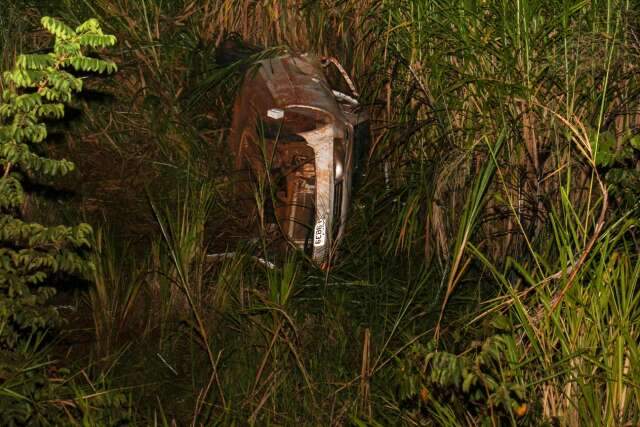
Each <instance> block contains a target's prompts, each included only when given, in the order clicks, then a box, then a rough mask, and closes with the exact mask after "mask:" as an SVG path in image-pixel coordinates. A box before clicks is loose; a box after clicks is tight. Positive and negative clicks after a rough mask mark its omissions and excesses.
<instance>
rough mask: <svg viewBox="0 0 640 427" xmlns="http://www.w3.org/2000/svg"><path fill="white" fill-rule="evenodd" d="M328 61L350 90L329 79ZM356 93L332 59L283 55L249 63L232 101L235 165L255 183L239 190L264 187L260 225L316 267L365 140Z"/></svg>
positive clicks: (340, 228) (325, 253)
mask: <svg viewBox="0 0 640 427" xmlns="http://www.w3.org/2000/svg"><path fill="white" fill-rule="evenodd" d="M331 64H334V65H335V66H336V67H337V70H338V71H339V74H338V75H341V76H342V77H343V78H344V81H345V82H346V83H347V85H348V87H349V88H350V89H351V92H352V93H351V95H347V94H345V93H343V92H340V91H338V90H335V89H334V88H333V87H332V85H331V84H330V78H329V73H328V68H329V67H330V66H331ZM357 97H358V93H357V92H356V90H355V87H354V85H353V83H352V82H351V80H350V79H349V77H348V75H347V74H346V72H345V71H344V69H343V68H342V67H341V66H340V64H339V63H337V61H335V60H334V59H332V58H328V59H327V58H319V57H316V56H313V55H309V54H303V55H298V56H294V55H285V56H280V57H277V58H270V59H264V60H262V61H259V62H258V63H257V64H256V65H255V67H254V68H253V69H252V70H249V71H248V72H247V74H246V76H245V79H244V82H243V84H242V87H241V89H240V93H239V94H238V96H237V98H236V102H235V105H234V115H233V122H232V128H231V135H230V146H231V150H232V151H233V154H234V157H235V168H236V170H238V171H249V172H250V175H251V176H252V178H253V183H252V188H253V190H251V189H249V188H244V189H243V190H241V191H249V192H250V191H258V193H260V194H263V195H264V194H266V196H265V197H264V200H265V201H264V204H263V205H262V206H258V207H257V208H258V212H255V214H256V215H258V216H260V215H261V216H262V219H263V221H262V222H263V224H264V225H265V228H266V229H267V230H269V232H270V233H272V234H277V235H279V236H280V237H281V240H282V241H283V242H285V243H286V245H288V246H294V247H296V248H298V249H300V250H303V251H305V252H306V253H307V254H308V255H309V256H310V257H311V258H312V260H313V261H314V263H316V264H317V265H319V266H321V267H322V268H328V266H329V265H330V263H331V258H332V256H333V254H334V252H335V249H336V247H337V244H338V242H339V241H340V239H341V238H342V236H343V235H344V230H345V222H346V219H347V214H348V211H349V205H350V202H351V192H352V183H353V179H354V174H356V173H357V170H358V159H357V157H358V156H357V155H356V153H363V152H364V151H365V150H366V147H367V145H368V139H369V118H368V115H367V114H366V112H365V111H364V110H363V108H362V107H361V105H360V103H359V102H358V99H357ZM256 182H258V184H256ZM260 183H262V184H263V185H260ZM264 183H267V185H264ZM256 189H258V190H256Z"/></svg>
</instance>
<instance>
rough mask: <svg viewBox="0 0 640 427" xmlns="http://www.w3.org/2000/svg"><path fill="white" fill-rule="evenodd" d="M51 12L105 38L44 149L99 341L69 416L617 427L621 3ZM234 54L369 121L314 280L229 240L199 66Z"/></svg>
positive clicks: (629, 300)
mask: <svg viewBox="0 0 640 427" xmlns="http://www.w3.org/2000/svg"><path fill="white" fill-rule="evenodd" d="M48 7H50V8H52V9H53V12H52V11H50V10H47V11H46V12H47V13H52V14H55V15H56V16H61V17H62V18H65V19H67V20H68V21H69V22H79V21H81V20H83V19H85V18H87V17H89V16H98V17H99V18H100V19H101V21H102V22H104V28H105V31H108V32H109V33H113V34H115V35H116V36H117V38H118V39H119V40H123V41H126V42H127V44H124V45H122V46H120V48H119V50H117V51H116V52H115V53H112V54H109V55H110V59H114V60H116V61H117V63H118V66H119V70H120V71H119V73H118V75H117V76H115V77H113V78H112V79H111V80H110V81H108V82H107V83H97V82H93V81H91V80H89V81H88V82H87V84H88V87H90V89H91V90H92V93H94V95H95V96H90V97H87V98H86V99H84V100H83V101H82V102H81V103H80V106H82V105H83V104H85V103H86V104H90V105H91V107H92V108H91V109H89V110H87V111H86V112H84V113H83V115H82V117H80V118H78V119H75V120H72V121H71V122H70V123H69V124H68V127H67V128H66V129H65V131H66V133H67V136H68V144H67V145H68V147H66V148H65V147H62V146H57V147H53V148H52V152H54V153H57V154H65V155H66V156H67V157H69V158H70V159H71V160H73V161H74V162H75V163H76V164H77V165H78V168H79V170H80V171H81V172H80V173H81V175H75V176H74V177H71V178H69V182H68V186H69V187H70V188H72V189H74V190H77V192H76V195H74V196H73V197H71V199H72V200H71V201H70V202H71V203H74V204H75V205H74V206H78V208H79V209H78V210H79V211H81V212H82V220H83V221H84V220H86V221H89V222H91V223H93V224H101V223H105V222H106V224H107V225H106V226H105V228H104V229H103V231H101V232H99V233H97V235H96V238H95V247H96V251H95V252H94V253H93V255H92V257H93V258H92V259H93V263H94V264H95V265H96V270H95V272H94V278H93V281H92V282H93V284H92V287H91V289H90V291H89V293H88V295H89V297H88V299H87V301H86V302H87V303H88V304H87V307H88V309H89V310H90V313H88V316H89V317H90V318H91V319H93V321H92V323H93V326H92V327H91V330H92V334H93V336H94V337H95V343H93V342H92V343H89V344H86V347H87V350H88V351H86V354H91V356H89V357H85V358H78V360H75V361H72V363H74V364H75V365H77V366H80V368H87V371H86V372H88V376H89V379H90V380H91V381H89V383H90V384H94V383H95V384H94V386H95V387H96V391H95V392H92V393H89V395H92V394H99V393H101V391H100V390H105V389H114V390H118V389H121V388H127V387H134V388H133V389H132V390H134V391H132V392H131V394H130V396H129V397H128V399H129V401H128V402H127V403H126V405H124V406H128V407H129V408H131V409H130V411H131V412H129V413H128V415H127V417H128V419H130V420H134V422H137V423H140V424H150V423H154V425H155V424H162V425H172V423H176V424H192V425H213V424H220V425H233V424H234V423H235V424H240V425H242V424H247V423H249V424H253V425H263V424H278V425H347V424H349V423H352V424H355V425H372V426H373V425H380V424H385V425H388V424H407V425H460V424H463V425H499V424H500V423H503V424H518V425H521V424H524V425H539V424H540V423H544V422H546V423H551V424H554V423H555V424H558V425H568V426H574V425H576V426H577V425H594V424H597V425H635V424H637V423H638V422H639V420H638V418H639V417H640V415H639V408H638V402H639V401H640V400H639V399H638V387H637V384H638V378H639V377H640V374H639V373H638V372H637V365H638V363H637V362H638V361H637V360H636V359H637V358H638V355H637V351H636V347H637V342H638V336H637V331H638V325H637V321H638V319H639V318H640V317H639V313H638V308H637V307H638V306H639V305H638V289H637V283H638V280H639V278H640V265H639V264H638V262H639V260H638V255H637V254H638V247H637V229H636V225H637V219H638V210H637V196H638V191H637V185H636V184H637V176H636V175H637V170H636V169H637V160H638V141H637V140H638V137H637V133H638V125H639V124H640V121H639V120H640V116H639V115H638V106H639V98H638V84H637V79H636V78H635V75H636V74H637V65H636V64H637V63H638V61H637V59H638V51H639V50H638V49H639V48H638V46H639V41H638V35H637V34H636V33H637V31H636V30H635V27H634V22H635V20H637V18H638V16H640V10H639V9H638V8H637V6H636V5H635V4H634V3H633V2H625V1H617V0H597V1H592V2H580V1H568V2H567V1H564V2H559V1H551V2H550V1H543V0H516V1H511V2H508V1H474V0H471V1H469V0H464V1H462V0H460V1H457V0H456V1H440V0H413V1H409V2H397V1H392V0H378V1H361V2H351V1H347V2H344V1H332V0H328V1H322V2H303V1H297V0H296V1H286V2H285V1H281V0H269V1H265V2H257V3H256V2H249V1H242V0H207V1H202V2H191V1H176V2H160V1H156V0H145V1H142V2H129V1H124V0H99V1H92V2H88V1H82V2H67V1H62V0H61V1H58V2H52V3H51V5H49V6H48ZM8 11H9V13H7V14H6V15H3V16H2V17H0V22H10V23H11V25H12V27H11V28H21V29H28V28H32V25H31V24H30V23H32V22H33V20H35V19H39V16H37V13H36V11H35V9H29V10H28V13H27V10H26V9H25V13H23V14H19V15H17V14H16V6H12V8H9V9H8ZM43 12H44V11H43ZM0 14H1V13H0ZM7 19H8V20H9V21H7ZM5 28H9V27H5V26H2V30H0V37H2V38H1V40H2V43H3V46H9V48H10V49H4V50H3V59H2V61H3V63H5V64H10V63H11V62H12V60H13V59H12V56H13V54H12V53H11V52H12V50H11V49H13V46H16V47H17V46H19V44H20V37H17V36H16V32H15V31H9V30H6V29H5ZM232 33H236V34H238V35H239V37H240V38H242V39H245V40H247V41H248V42H250V43H251V44H252V45H256V46H257V45H260V46H264V47H265V49H266V48H269V49H266V50H265V51H260V50H259V49H258V52H257V53H256V52H253V51H252V52H253V53H255V55H256V56H255V57H259V56H260V55H270V54H277V53H278V52H281V51H282V49H289V50H291V51H305V50H313V51H315V52H318V53H321V54H330V55H331V56H336V57H338V59H339V61H340V62H341V63H342V64H344V65H345V66H346V68H347V69H348V71H349V73H350V74H351V75H353V76H355V80H356V82H357V83H358V88H359V89H360V91H361V92H362V96H361V99H363V100H364V101H365V102H366V104H367V106H368V107H369V109H370V111H371V114H372V117H374V135H373V143H372V146H371V149H370V151H369V153H368V156H367V167H366V179H365V180H364V182H362V185H361V186H360V189H359V191H358V193H357V194H356V196H355V198H356V199H355V200H354V203H353V211H352V214H351V217H350V222H349V224H348V233H347V236H346V239H345V242H344V245H343V247H342V253H341V254H340V255H339V256H338V257H337V263H336V264H335V265H334V266H333V268H332V270H331V271H330V272H328V273H323V272H320V271H318V270H316V269H315V268H314V267H313V266H312V265H311V264H309V263H308V262H307V260H305V259H304V257H303V256H301V254H293V255H291V257H290V258H287V259H285V260H283V261H282V263H280V264H279V265H278V266H277V267H276V268H275V269H273V270H272V269H269V268H265V266H264V265H263V264H260V263H259V262H256V260H255V258H253V255H255V254H256V253H258V252H259V253H261V254H262V253H263V252H267V251H268V248H265V246H264V245H262V247H260V248H258V249H256V248H255V246H256V244H255V243H254V242H252V241H251V238H252V237H255V236H254V235H253V234H252V233H254V231H255V230H247V229H246V225H245V224H243V222H242V221H241V220H239V219H238V218H239V217H240V215H238V206H237V205H236V204H235V202H236V201H237V194H234V188H237V187H236V186H235V185H234V184H235V180H236V179H237V177H236V176H234V175H233V174H231V173H229V172H228V171H229V170H230V168H229V165H230V160H229V156H228V155H227V151H226V150H227V149H226V143H225V140H226V128H227V127H228V123H229V118H230V106H231V105H232V102H231V101H232V98H233V95H234V91H235V89H236V88H237V84H238V82H239V81H240V79H241V76H242V70H244V69H246V65H247V63H246V62H242V61H232V63H228V64H225V65H222V64H220V63H217V62H216V60H215V56H216V46H217V45H218V43H219V42H220V41H221V40H223V39H224V37H226V36H228V35H230V34H232ZM26 36H28V35H24V37H26ZM271 48H272V49H271ZM251 58H254V56H251V57H250V59H249V62H250V60H251ZM262 184H264V186H265V188H261V189H260V192H259V193H260V194H262V195H263V194H268V191H267V190H268V189H267V188H266V187H267V186H268V182H264V183H262ZM261 197H262V196H261ZM149 200H151V201H152V203H149ZM54 202H55V201H52V200H48V203H49V204H50V206H55V203H54ZM73 219H74V221H75V220H76V218H75V217H73ZM76 222H77V221H76ZM256 222H259V221H256ZM260 244H261V242H258V244H257V245H258V246H260ZM215 254H218V255H215ZM219 254H225V255H224V256H219ZM212 255H213V256H212ZM434 339H435V340H434ZM40 344H41V345H42V344H43V343H40ZM436 346H437V351H436V350H435V349H436ZM88 367H90V368H88ZM402 367H404V368H405V370H404V371H401V370H400V368H402ZM1 372H2V370H1V369H0V373H1ZM100 375H102V377H100ZM94 377H96V378H101V380H100V381H97V380H95V378H94ZM2 378H3V379H4V377H2ZM94 380H95V381H94ZM7 381H8V380H5V382H4V383H0V387H5V388H7V387H9V385H10V384H12V383H10V382H7ZM89 383H87V384H89ZM96 384H97V385H96ZM74 393H76V394H77V395H82V394H84V393H86V390H85V387H84V386H83V387H82V388H78V389H77V390H76V392H74ZM65 396H67V397H69V396H71V394H69V395H65ZM461 396H463V398H461ZM106 400H107V401H108V399H106ZM81 402H83V403H81ZM86 402H91V400H80V401H78V402H77V403H76V405H77V406H76V408H85V409H86V411H85V409H82V411H84V412H82V411H81V412H82V413H85V412H87V413H88V412H91V410H92V408H95V407H98V406H100V405H96V406H92V405H88V406H86V407H83V406H82V405H83V404H84V403H86ZM120 403H123V402H120ZM108 407H109V405H106V406H105V408H108ZM105 411H107V412H108V411H109V409H105ZM114 411H115V410H114ZM112 413H113V414H115V413H117V411H115V412H112ZM92 414H93V412H92ZM95 414H97V413H95ZM92 416H93V415H92ZM113 419H115V418H113ZM492 423H493V424H492Z"/></svg>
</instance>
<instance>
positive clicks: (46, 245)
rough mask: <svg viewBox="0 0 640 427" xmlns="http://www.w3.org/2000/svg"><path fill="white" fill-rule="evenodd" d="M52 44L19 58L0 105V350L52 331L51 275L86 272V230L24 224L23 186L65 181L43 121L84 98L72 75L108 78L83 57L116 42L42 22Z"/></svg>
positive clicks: (87, 29) (66, 168)
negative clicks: (47, 149)
mask: <svg viewBox="0 0 640 427" xmlns="http://www.w3.org/2000/svg"><path fill="white" fill-rule="evenodd" d="M41 23H42V26H43V27H44V28H45V29H46V30H47V31H48V32H49V33H51V34H53V35H54V36H55V44H54V48H53V52H50V53H45V54H29V55H20V56H18V58H17V60H16V64H15V68H14V69H13V70H11V71H8V72H5V73H4V76H3V77H4V81H5V83H6V86H7V89H5V90H4V91H3V93H2V103H1V104H0V165H1V167H2V168H1V169H0V170H2V176H1V177H0V348H5V349H13V348H15V347H16V346H17V345H18V343H19V341H20V339H21V337H25V336H32V335H33V334H34V333H39V332H41V331H43V330H45V329H46V328H48V327H51V326H53V325H55V323H56V321H57V318H58V314H57V312H56V310H55V308H53V307H51V306H47V305H46V302H47V300H48V299H49V298H50V297H51V296H52V295H53V294H54V293H55V291H54V288H53V287H51V286H50V285H49V283H50V282H47V279H49V278H50V277H51V275H52V274H54V273H58V272H64V273H82V272H84V271H86V270H87V269H89V268H90V263H89V262H88V260H87V258H86V256H85V255H84V254H83V250H84V249H86V248H88V247H89V239H88V238H89V236H90V234H91V227H90V226H89V225H88V224H79V225H77V226H74V227H66V226H54V227H46V226H44V225H41V224H37V223H29V222H26V221H24V220H23V218H22V215H21V209H22V207H23V205H24V203H25V191H24V188H23V183H24V181H25V180H27V179H28V180H42V179H46V178H53V177H56V176H61V175H65V174H67V173H68V172H70V171H71V170H73V168H74V165H73V163H71V162H69V161H67V160H65V159H61V160H57V159H51V158H48V157H47V156H46V154H44V153H43V151H44V150H43V148H42V144H43V143H44V142H45V140H46V138H47V126H46V120H48V119H60V118H62V117H63V115H64V104H65V103H69V102H71V100H72V97H73V94H74V93H77V92H80V91H81V90H82V79H81V78H79V77H76V76H74V75H73V74H71V73H70V72H69V71H67V70H72V71H77V72H98V73H103V72H113V71H115V70H116V65H115V64H114V63H113V62H111V61H106V60H102V59H98V58H93V57H90V56H86V55H85V53H84V51H85V50H86V49H87V48H101V47H106V46H112V45H113V44H114V43H115V41H116V40H115V37H114V36H111V35H105V34H103V32H102V30H101V29H100V25H99V23H98V21H96V20H95V19H91V20H88V21H86V22H85V23H83V24H82V25H80V26H78V27H77V28H75V29H72V28H70V27H68V26H67V25H65V24H63V23H62V22H60V21H57V20H56V19H53V18H50V17H44V18H42V21H41Z"/></svg>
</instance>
